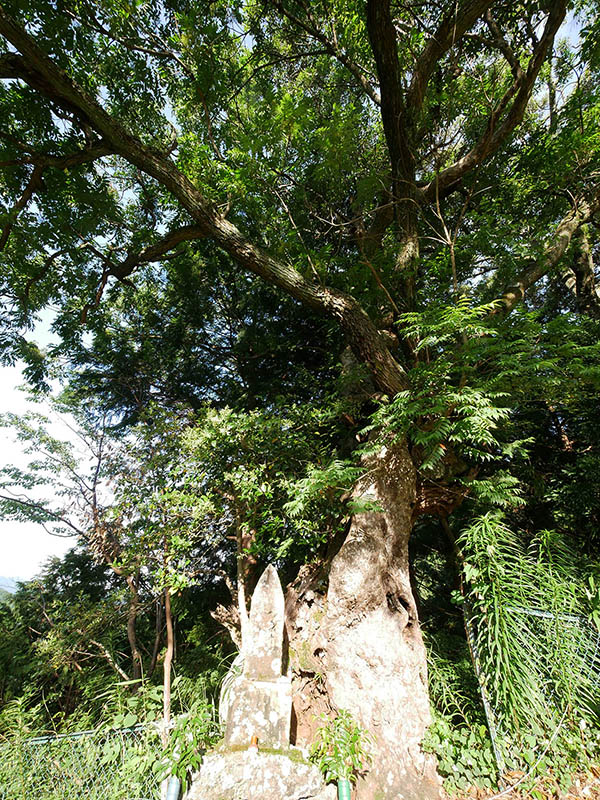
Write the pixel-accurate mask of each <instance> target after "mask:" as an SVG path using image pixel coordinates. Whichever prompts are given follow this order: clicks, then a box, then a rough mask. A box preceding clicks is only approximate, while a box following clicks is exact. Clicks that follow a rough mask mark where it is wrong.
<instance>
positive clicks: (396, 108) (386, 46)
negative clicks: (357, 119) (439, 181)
mask: <svg viewBox="0 0 600 800" xmlns="http://www.w3.org/2000/svg"><path fill="white" fill-rule="evenodd" d="M367 31H368V34H369V41H370V43H371V49H372V50H373V55H374V57H375V63H376V65H377V74H378V76H379V84H380V87H381V119H382V121H383V129H384V131H385V138H386V142H387V146H388V151H389V154H390V161H391V165H392V178H393V180H394V184H395V186H394V194H398V193H399V192H398V186H397V183H398V181H399V180H402V179H408V180H410V181H412V176H413V174H414V160H413V156H412V153H411V151H410V147H409V143H408V133H407V130H406V120H405V115H404V97H403V90H402V81H401V79H400V63H399V61H398V47H397V41H396V28H395V26H394V22H393V20H392V14H391V10H390V3H389V0H368V2H367ZM400 193H401V194H402V195H404V194H405V191H401V192H400Z"/></svg>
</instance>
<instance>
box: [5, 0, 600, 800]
mask: <svg viewBox="0 0 600 800" xmlns="http://www.w3.org/2000/svg"><path fill="white" fill-rule="evenodd" d="M581 5H582V4H579V5H578V10H579V13H580V14H582V15H585V14H586V13H588V12H587V11H586V9H585V8H582V7H581ZM568 11H569V7H568V4H567V2H566V0H564V1H563V0H557V1H556V2H549V3H539V2H529V0H526V2H523V3H512V2H511V3H508V2H500V3H494V2H488V1H486V0H464V2H463V1H462V0H461V1H460V2H451V3H450V2H448V3H446V2H441V3H437V2H435V3H434V2H424V3H413V2H408V3H398V4H396V3H391V2H389V0H366V2H364V3H363V2H343V3H340V2H337V1H335V2H333V3H332V2H314V3H306V2H303V0H264V2H259V3H256V4H254V3H243V2H225V1H224V0H223V1H221V0H218V1H217V2H210V3H209V2H202V0H195V1H194V0H166V1H165V2H160V0H151V2H147V3H139V2H136V3H130V2H126V1H125V0H122V2H121V0H110V1H109V0H106V1H103V2H97V3H91V2H86V0H80V1H79V2H73V3H58V4H55V3H51V2H46V1H45V0H36V2H33V3H31V4H29V6H28V8H27V10H23V9H22V8H20V7H19V4H18V3H16V2H15V3H13V2H7V3H3V5H2V7H0V35H2V37H3V38H4V48H3V52H1V53H0V78H2V84H1V86H0V104H1V108H2V122H1V123H0V165H1V167H2V184H1V185H2V191H3V196H4V198H5V200H4V202H5V209H4V214H3V218H2V224H1V233H0V251H1V258H2V265H3V274H2V281H3V283H2V292H3V295H4V296H5V298H6V301H7V302H6V305H5V308H4V311H3V312H2V326H3V327H2V336H3V339H4V342H5V345H6V353H7V357H8V358H10V357H16V356H17V355H21V356H24V357H25V358H27V359H28V361H29V363H30V368H31V375H32V376H34V377H35V376H36V375H39V372H40V363H39V362H40V354H39V352H38V351H37V350H36V349H35V347H34V346H33V345H32V344H30V343H28V342H27V341H26V339H25V338H24V336H23V329H24V328H26V327H27V326H28V325H29V324H31V322H32V320H33V319H34V318H35V315H36V314H37V313H38V312H39V311H40V309H42V308H44V307H45V306H47V305H51V306H52V307H53V308H54V309H55V314H56V318H55V323H54V324H55V329H56V330H57V332H59V333H60V334H61V337H62V338H61V345H60V346H59V347H58V348H57V349H56V350H57V353H58V355H59V356H61V357H63V358H64V357H68V358H71V359H73V361H74V362H76V363H78V364H80V365H81V364H85V366H86V370H87V372H86V370H84V373H83V374H87V375H88V377H90V376H92V375H94V376H95V380H96V381H98V380H100V379H102V380H101V381H100V383H97V384H96V385H97V386H99V387H102V386H104V387H108V386H109V385H110V391H111V392H112V393H113V395H118V400H119V402H120V403H121V405H122V407H127V408H129V409H130V410H131V408H132V407H134V406H135V405H136V403H137V404H140V403H143V401H144V398H145V397H149V396H154V397H156V396H159V397H161V398H162V397H169V398H171V399H177V400H181V399H185V400H192V401H197V400H198V399H206V398H208V399H210V398H211V397H214V396H218V395H219V392H221V399H223V394H222V393H223V392H225V393H227V392H230V393H231V392H232V391H234V389H235V384H236V382H238V383H239V385H240V386H242V387H243V388H244V389H245V390H246V391H247V393H248V395H249V396H251V401H250V404H251V405H252V404H256V403H258V402H260V401H259V399H258V397H259V395H260V389H259V388H257V386H256V381H254V384H253V385H251V384H252V379H251V378H249V376H250V375H251V374H252V368H251V367H252V364H253V360H254V359H255V357H256V353H253V352H252V347H251V346H250V347H249V348H248V349H247V350H246V351H245V352H243V348H240V341H239V331H240V330H241V329H242V328H246V327H247V326H248V325H249V324H250V322H252V321H253V320H254V322H255V323H256V325H255V327H256V326H258V327H261V326H262V327H263V328H266V329H268V330H269V331H270V335H268V336H267V338H266V340H265V341H268V349H269V350H270V351H272V352H276V353H277V358H276V359H275V362H274V363H275V364H276V365H277V369H276V370H275V372H276V374H277V376H278V379H279V384H278V385H279V386H286V387H287V390H288V391H293V390H294V388H295V387H296V388H297V389H298V390H299V391H303V392H306V393H307V395H310V394H311V392H310V391H309V390H308V389H307V385H306V383H307V382H306V380H304V381H296V382H294V381H293V380H292V381H290V379H289V377H288V373H289V371H295V370H296V369H297V366H298V353H297V351H298V341H299V337H300V333H299V332H300V331H302V330H304V331H305V332H306V337H307V339H308V340H309V341H310V343H311V345H314V346H315V348H314V352H317V349H318V348H317V347H316V345H317V344H319V343H321V344H322V343H323V341H329V342H330V343H331V345H332V346H337V343H338V341H340V351H341V347H342V345H341V340H342V338H343V339H344V340H345V342H346V343H347V345H348V346H349V350H348V351H347V352H345V353H344V354H343V357H342V358H341V360H342V363H343V365H344V370H345V371H346V373H347V376H346V391H347V392H349V393H350V394H351V395H352V396H353V397H354V398H355V400H356V402H357V403H358V405H359V406H361V408H362V411H361V412H360V413H365V409H368V410H370V411H373V409H374V408H376V407H377V406H379V407H380V408H379V412H378V415H377V416H376V418H375V421H374V422H373V423H372V425H371V432H370V434H369V437H370V441H371V447H370V448H369V450H368V451H365V454H364V456H363V466H364V470H365V475H364V477H363V478H362V479H361V480H360V481H359V483H358V484H357V485H356V487H355V489H354V492H353V494H354V496H355V499H357V500H360V499H362V500H366V501H368V503H370V505H368V504H367V505H366V506H365V505H364V504H363V510H362V511H360V512H359V513H356V514H355V515H354V517H353V518H352V520H351V522H350V524H349V526H348V528H347V532H346V536H345V538H344V539H343V543H341V546H340V547H339V549H338V550H337V552H335V550H332V552H331V553H330V556H331V557H330V558H329V560H328V561H327V562H326V564H325V566H324V567H323V568H322V569H321V571H320V572H316V573H315V572H310V571H307V570H305V571H304V572H303V573H302V575H301V577H300V578H299V580H298V581H297V582H296V583H295V584H294V586H293V587H292V588H291V589H290V591H289V593H288V612H289V614H288V633H289V636H290V643H291V647H292V649H294V651H295V652H299V651H302V652H304V653H308V656H309V657H308V662H309V665H312V667H311V669H312V674H313V675H314V674H318V675H320V676H322V680H320V681H313V682H312V683H311V684H310V686H308V685H307V686H305V687H304V691H303V694H302V695H300V701H299V702H298V703H297V708H296V714H297V716H298V731H299V735H301V734H302V732H304V734H305V735H308V734H307V733H306V731H307V730H310V721H311V715H312V713H313V711H314V709H315V707H318V705H319V703H321V704H323V703H324V704H325V705H327V704H328V703H329V704H332V705H334V706H337V707H345V708H348V709H350V710H351V711H352V712H353V713H354V715H355V716H356V717H357V719H358V720H359V722H360V723H361V724H362V725H363V726H365V727H367V728H369V729H370V730H371V731H372V733H373V734H374V735H375V737H376V739H377V757H376V759H375V762H374V766H373V769H372V770H371V772H370V773H369V775H368V776H367V778H366V779H365V780H364V781H363V782H362V784H361V787H360V790H359V794H360V797H361V798H374V797H383V796H386V797H398V796H405V795H406V793H407V792H416V793H417V794H427V793H432V794H435V793H436V792H437V784H436V782H435V766H434V763H433V761H432V760H431V759H430V758H428V757H426V756H425V755H424V754H423V752H422V751H421V749H420V746H419V743H420V740H421V738H422V735H423V732H424V730H425V728H426V726H427V724H428V722H429V707H428V696H427V678H426V664H425V651H424V647H423V642H422V638H421V633H420V629H419V619H418V613H417V606H416V603H415V598H414V595H413V589H412V588H411V576H410V570H409V558H408V543H409V537H410V533H411V530H412V528H413V525H414V523H415V520H416V519H417V518H418V517H419V515H421V514H424V513H428V514H432V513H435V514H439V515H441V516H443V517H444V518H445V517H446V516H447V515H448V514H449V513H450V512H451V511H452V510H453V509H454V508H455V507H456V506H458V505H459V504H460V503H461V502H462V501H463V499H464V497H465V496H466V495H467V494H468V493H469V491H470V489H469V481H470V480H472V479H473V478H474V477H475V476H476V475H477V474H478V472H479V471H480V470H481V464H482V463H484V462H485V461H486V459H489V458H490V457H492V456H493V454H494V452H495V450H494V448H496V445H497V442H496V439H495V438H494V435H493V434H492V433H490V431H492V430H493V427H494V425H495V424H496V423H497V422H498V420H499V419H504V418H506V415H507V413H508V412H507V411H506V409H502V410H498V408H496V407H495V405H494V402H493V400H494V398H497V397H498V396H500V395H501V394H504V395H506V388H507V386H510V387H512V388H511V390H514V396H515V398H518V396H519V391H520V387H519V386H517V384H518V383H519V381H521V380H522V376H521V377H520V376H519V375H518V374H517V372H516V371H515V370H513V372H512V373H511V372H510V371H509V370H507V369H506V368H505V367H506V360H505V361H504V362H502V361H501V358H500V356H499V350H498V346H497V340H498V336H500V337H501V340H502V341H503V342H506V343H507V344H506V347H505V351H504V352H505V353H506V352H509V353H510V352H511V348H512V352H514V354H515V355H514V357H515V358H518V357H519V356H521V357H525V358H531V359H532V360H533V361H535V360H536V359H537V360H538V362H540V361H541V360H543V358H544V357H545V356H544V353H545V352H546V351H545V348H547V347H550V348H551V345H546V344H539V343H540V342H545V339H544V336H545V331H546V328H545V327H544V326H545V325H547V324H551V323H552V322H553V320H556V319H558V320H559V321H560V318H561V316H562V317H564V316H565V315H566V314H571V313H573V314H577V313H580V314H585V315H587V316H588V317H591V318H592V320H593V319H595V318H597V316H598V312H599V309H600V305H599V302H598V294H597V291H596V286H595V275H594V248H595V242H596V240H595V230H596V229H595V227H594V215H596V214H597V211H598V209H599V207H600V190H599V189H598V166H599V165H598V147H597V132H596V131H597V119H598V105H597V92H598V78H597V71H595V70H596V67H597V61H598V59H597V48H596V45H595V42H596V38H595V37H596V36H597V30H596V28H597V25H595V24H594V20H593V18H592V17H590V19H591V21H590V22H589V24H588V25H587V27H586V35H585V37H584V38H582V39H581V41H580V40H579V37H578V35H577V33H576V32H575V31H576V27H577V26H576V25H575V24H574V23H573V18H572V16H571V17H568ZM591 13H592V12H591V11H589V14H590V15H591ZM567 19H570V20H571V22H570V25H568V26H567V27H565V29H564V30H565V31H566V34H564V35H566V39H561V38H560V37H561V35H562V34H561V33H560V29H561V25H563V24H564V23H565V21H566V20H567ZM203 276H204V277H203ZM257 279H258V281H257ZM261 282H263V284H265V285H268V286H266V287H265V285H263V286H262V287H261ZM165 286H168V290H169V291H170V292H171V293H172V297H171V300H170V302H169V303H168V304H167V303H165V304H164V305H163V306H161V305H160V303H159V300H160V298H162V300H164V298H165V296H166V295H165V292H163V293H162V294H161V291H160V290H161V288H164V287H165ZM273 287H274V289H275V290H276V291H278V292H279V296H280V301H279V307H277V304H272V303H271V298H272V297H273V295H272V289H273ZM165 291H166V290H165ZM240 295H241V296H247V297H251V298H253V300H252V301H250V302H248V303H247V304H246V305H244V303H241V304H240V300H239V297H240ZM191 296H193V297H194V298H196V299H197V302H196V304H194V303H190V302H188V300H189V297H191ZM157 298H158V299H157ZM261 298H263V300H261ZM290 298H292V299H293V300H294V301H296V305H294V303H292V302H290ZM523 301H525V303H526V304H529V307H530V308H539V309H542V310H543V315H542V317H541V318H540V319H541V321H540V322H539V326H538V328H536V331H537V332H532V328H531V325H530V327H529V328H527V329H526V330H525V329H524V328H523V327H522V326H521V327H519V325H520V324H521V323H522V322H523V318H522V315H521V316H520V315H519V307H520V306H521V307H522V306H523ZM263 302H264V303H266V306H267V308H266V309H265V307H264V306H263V305H262V303H263ZM270 303H271V305H270V307H269V304H270ZM219 304H220V305H219ZM298 304H299V305H298ZM217 307H218V308H219V309H220V311H219V313H216V312H215V311H214V309H215V308H217ZM161 308H162V309H164V311H163V312H162V313H160V312H161ZM299 308H300V309H301V313H300V314H299V313H298V309H299ZM115 309H116V310H115ZM173 310H174V311H173ZM152 313H154V317H152ZM165 315H166V316H169V317H170V318H168V319H165V318H164V317H165ZM313 315H314V317H313ZM544 315H545V316H544ZM319 316H320V318H321V320H324V322H323V321H319V320H318V317H319ZM173 317H174V318H173ZM513 317H514V318H515V320H516V321H515V322H513V321H512V320H513ZM116 320H118V322H117V321H116ZM142 321H143V324H142ZM228 324H230V330H229V334H231V332H232V331H233V334H232V337H233V338H232V337H231V336H230V338H229V339H228V335H229V334H228V332H227V330H226V329H227V326H228ZM590 324H593V322H592V323H590ZM236 325H237V329H236ZM287 326H289V331H288V327H287ZM292 330H293V334H292V333H291V331H292ZM86 331H90V332H91V333H88V334H87V336H86ZM586 331H587V333H586V334H585V335H587V336H589V335H590V332H589V330H588V329H586ZM275 333H277V336H275V335H274V334H275ZM340 334H341V335H340ZM552 335H553V336H554V337H556V336H557V332H556V330H554V332H553V333H552ZM163 336H164V339H163V338H161V337H163ZM236 336H237V337H238V338H237V339H236ZM581 336H584V334H583V333H582V334H581ZM525 340H526V341H527V342H529V343H530V346H529V345H528V346H525V345H524V344H523V342H524V341H525ZM586 341H587V340H586ZM227 342H229V346H226V345H227ZM163 343H164V348H166V350H167V353H168V354H170V353H171V351H172V355H168V357H167V356H165V354H164V352H163V347H162V345H163ZM288 343H290V345H291V344H292V343H293V344H294V354H293V355H292V353H291V352H290V353H289V354H287V357H286V344H288ZM536 343H537V345H536ZM536 346H537V349H536ZM95 347H96V349H94V348H95ZM110 349H113V350H115V351H116V353H117V356H115V357H114V358H113V361H112V362H111V366H110V369H108V370H107V368H106V366H105V367H104V368H103V369H104V372H102V371H101V370H100V371H99V370H98V369H96V371H95V372H94V369H93V367H94V359H96V361H97V362H99V361H101V362H102V364H104V365H106V364H107V363H108V361H110V358H108V356H107V353H108V351H109V350H110ZM215 350H218V353H216V352H215ZM144 352H145V357H143V356H144ZM563 355H564V354H563ZM334 356H335V357H336V358H337V357H339V356H340V353H335V354H334ZM107 359H108V361H107ZM567 359H568V356H567ZM163 361H164V363H168V364H169V365H173V364H176V365H177V364H178V366H177V367H176V368H174V369H173V374H172V375H165V372H164V370H162V371H161V370H157V369H156V366H157V364H156V363H155V362H159V363H163ZM256 363H259V362H258V361H256ZM149 365H150V366H149ZM142 366H143V369H142ZM303 367H304V368H305V369H306V370H307V372H308V374H310V373H311V370H312V374H313V376H315V378H318V379H320V380H324V379H325V378H324V376H327V377H329V376H330V374H331V367H332V364H331V361H330V360H328V358H327V356H326V354H321V355H317V356H314V354H313V356H311V357H310V358H308V357H307V358H306V359H305V362H304V364H303ZM152 369H154V370H155V372H154V373H153V374H151V375H149V376H148V375H146V371H149V372H150V373H152ZM115 370H116V371H117V372H118V374H119V375H120V376H121V379H122V381H121V383H117V384H115V383H114V382H113V383H111V382H110V380H109V379H108V378H107V377H106V376H107V374H114V373H115ZM361 370H362V373H361ZM228 371H229V372H228ZM498 372H501V373H502V375H503V376H504V385H498V384H497V383H496V384H494V380H493V379H494V378H496V377H498V376H497V373H498ZM230 373H231V374H233V375H234V377H233V378H231V379H230V378H229V377H228V375H229V374H230ZM81 374H82V373H81V372H80V384H81ZM178 375H179V376H185V379H184V382H185V384H186V385H185V386H184V387H183V388H182V387H181V386H180V381H179V380H178V378H177V376H178ZM99 376H100V377H99ZM191 376H192V377H191ZM352 376H354V378H353V377H352ZM576 376H577V373H576V372H572V373H571V375H570V377H576ZM286 381H287V384H286ZM538 384H539V381H538ZM538 384H536V382H535V380H533V379H531V380H530V381H529V382H527V381H525V385H527V386H528V387H529V388H530V389H531V392H530V393H531V394H535V392H537V393H538V395H539V394H540V393H543V389H540V385H538ZM194 386H202V387H204V388H203V391H200V392H195V391H194ZM232 387H233V388H232ZM521 388H522V386H521ZM484 389H485V391H484ZM486 391H487V392H488V393H487V394H486ZM119 393H120V394H119ZM234 393H235V392H234ZM312 393H313V396H315V394H318V389H316V388H315V387H312ZM237 396H239V392H238V395H237ZM557 396H559V399H558V400H557V403H560V402H562V401H564V402H566V401H565V397H564V396H560V392H557ZM356 398H360V400H357V399H356ZM411 402H412V405H410V403H411ZM515 402H518V399H516V400H515ZM407 404H408V405H407ZM552 411H553V409H552V408H551V409H550V412H551V413H552ZM563 419H564V416H563V417H561V412H560V411H559V412H558V421H559V423H560V422H561V420H563ZM506 452H508V451H506ZM506 452H504V453H503V455H502V457H504V458H506ZM372 501H375V503H373V502H372ZM367 508H369V509H370V510H366V509H367ZM324 578H325V580H323V579H324ZM323 587H326V589H324V588H323ZM315 665H317V666H315Z"/></svg>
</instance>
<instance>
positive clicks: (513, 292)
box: [500, 190, 600, 314]
mask: <svg viewBox="0 0 600 800" xmlns="http://www.w3.org/2000/svg"><path fill="white" fill-rule="evenodd" d="M599 210H600V190H598V191H597V192H596V194H595V196H594V197H593V198H592V199H591V200H585V199H581V200H579V201H578V202H577V203H576V204H575V207H574V208H573V209H572V210H571V211H570V212H569V213H568V214H567V215H566V216H565V217H563V219H562V220H561V221H560V222H559V224H558V226H557V227H556V230H555V232H554V235H553V237H552V239H551V240H550V241H549V242H548V244H547V245H546V247H545V248H544V253H543V256H542V257H541V258H540V259H539V260H538V261H535V262H532V263H531V264H530V265H529V266H527V267H526V268H525V269H524V270H523V271H522V272H521V274H520V275H519V277H518V279H517V281H516V282H515V283H514V284H513V285H512V286H510V287H509V288H508V289H507V290H506V291H505V292H504V294H503V295H502V297H501V300H502V302H503V303H504V305H503V307H500V311H501V312H502V313H505V314H508V313H509V312H510V311H512V309H513V308H514V307H515V306H516V305H517V303H519V302H521V300H523V298H524V297H525V292H526V291H527V290H528V289H529V288H530V287H531V286H533V284H534V283H536V282H537V281H539V280H540V278H543V277H544V275H547V274H548V272H550V270H552V269H553V268H554V267H555V266H556V265H557V264H558V262H559V261H560V259H561V258H562V257H563V256H564V254H565V253H566V251H567V248H568V247H569V245H570V243H571V240H572V238H573V235H574V234H575V233H576V232H577V231H578V230H579V229H580V228H581V226H582V225H584V224H585V223H586V222H588V221H589V220H590V218H591V217H592V215H593V214H595V213H597V212H598V211H599Z"/></svg>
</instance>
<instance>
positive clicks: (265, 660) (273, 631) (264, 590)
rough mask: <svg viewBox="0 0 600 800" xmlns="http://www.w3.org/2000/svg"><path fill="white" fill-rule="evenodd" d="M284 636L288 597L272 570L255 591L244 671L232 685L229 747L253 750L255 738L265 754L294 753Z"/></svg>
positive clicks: (249, 621)
mask: <svg viewBox="0 0 600 800" xmlns="http://www.w3.org/2000/svg"><path fill="white" fill-rule="evenodd" d="M283 633H284V598H283V591H282V589H281V583H280V582H279V577H278V575H277V571H276V569H275V567H273V566H272V565H269V566H268V567H267V568H266V570H265V571H264V572H263V574H262V576H261V578H260V580H259V582H258V584H257V586H256V589H255V590H254V595H253V596H252V605H251V608H250V617H249V619H248V624H247V628H246V630H245V631H244V634H243V641H242V648H243V653H244V671H243V674H242V675H240V676H239V677H238V678H236V679H235V681H234V682H233V683H232V685H231V700H230V703H229V709H228V713H227V727H226V733H225V744H226V745H227V746H228V747H235V746H238V745H245V746H248V744H249V743H250V741H251V739H252V737H253V736H256V737H257V738H258V741H259V743H260V746H261V747H263V748H264V747H266V748H287V747H289V743H290V722H291V714H292V682H291V678H290V677H289V676H288V675H283V673H282V666H283Z"/></svg>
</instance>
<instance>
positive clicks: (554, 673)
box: [465, 606, 600, 776]
mask: <svg viewBox="0 0 600 800" xmlns="http://www.w3.org/2000/svg"><path fill="white" fill-rule="evenodd" d="M505 611H506V612H507V620H509V624H510V630H511V634H512V636H513V639H514V642H515V645H516V651H517V652H520V658H521V670H522V671H526V672H527V674H528V675H529V676H530V678H531V685H532V686H535V692H536V694H537V697H535V698H534V697H532V704H531V714H530V716H529V718H525V719H523V718H522V717H521V718H520V719H515V718H511V716H510V714H509V713H508V711H507V708H506V704H503V703H502V702H501V701H500V700H499V697H498V692H497V688H496V682H495V681H494V676H493V675H492V674H491V671H490V670H489V669H486V666H487V665H490V663H491V661H492V660H493V659H494V658H495V657H496V656H495V655H494V654H493V653H491V652H487V651H486V645H485V643H486V637H485V636H482V635H481V633H482V631H481V624H482V623H481V620H480V624H479V630H478V626H477V623H476V621H475V619H474V617H473V616H472V613H471V611H470V609H469V607H468V606H467V607H466V608H465V620H466V627H467V632H468V635H469V643H470V646H471V651H472V655H473V661H474V665H475V670H476V673H477V679H478V683H479V687H480V692H481V697H482V700H483V705H484V708H485V713H486V717H487V721H488V728H489V731H490V735H491V739H492V744H493V749H494V754H495V757H496V762H497V766H498V773H499V775H500V776H502V774H503V773H504V772H505V771H506V770H507V769H510V768H515V767H518V766H520V767H522V768H524V769H527V768H528V767H530V766H531V761H532V760H533V758H536V757H537V756H538V755H539V753H540V752H542V751H543V750H548V749H549V748H550V747H551V746H552V745H553V743H554V741H555V739H556V736H557V734H558V733H560V729H561V726H563V724H564V723H565V720H566V718H567V716H568V712H569V711H572V710H573V708H578V709H580V710H581V709H588V710H590V711H591V712H592V714H593V715H594V718H596V719H597V717H598V701H597V699H596V696H597V694H598V686H599V684H600V634H599V633H598V631H597V630H596V628H595V627H594V626H593V625H591V624H590V622H589V621H588V619H586V617H583V616H579V615H571V614H553V613H550V612H548V611H543V610H540V609H536V608H523V607H520V606H507V607H506V609H505ZM567 664H568V668H566V665H567ZM534 701H536V702H537V707H536V705H535V703H534ZM580 721H581V720H580ZM568 722H569V724H572V723H573V720H570V719H569V720H568ZM527 743H529V747H527V746H525V744H527ZM528 753H531V754H530V756H529V759H528V758H527V757H524V755H523V754H525V756H527V754H528Z"/></svg>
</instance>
